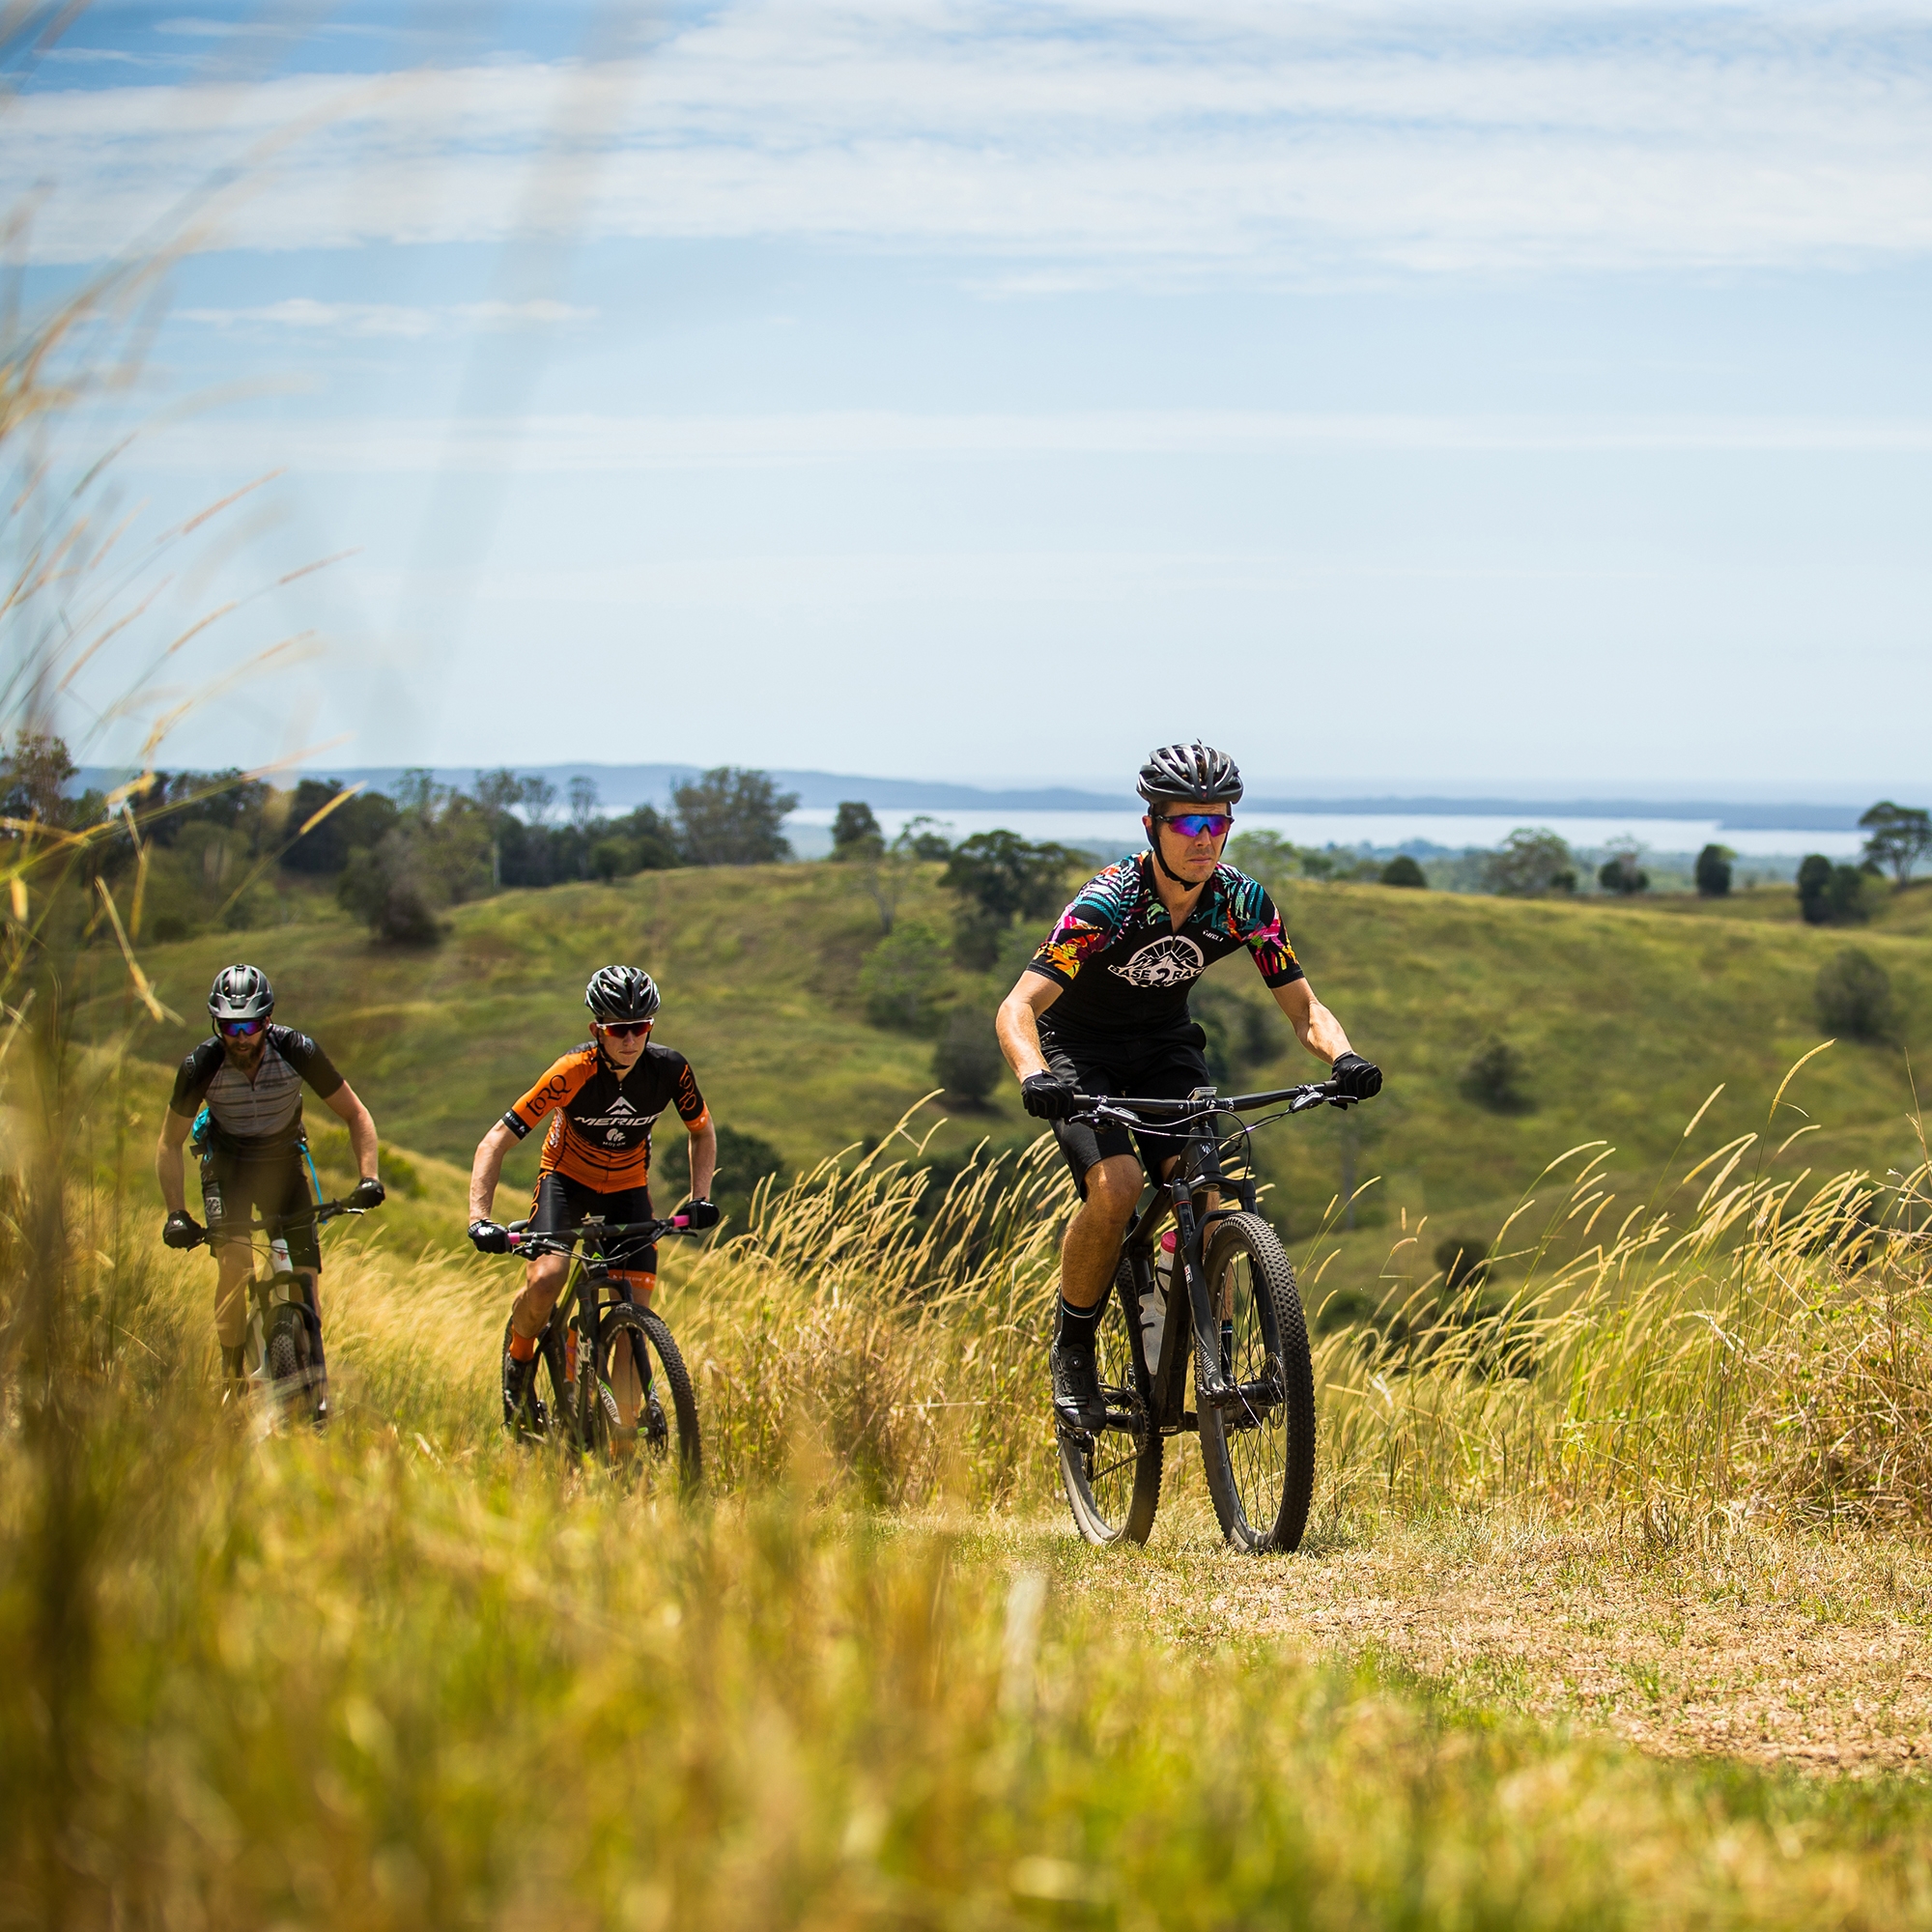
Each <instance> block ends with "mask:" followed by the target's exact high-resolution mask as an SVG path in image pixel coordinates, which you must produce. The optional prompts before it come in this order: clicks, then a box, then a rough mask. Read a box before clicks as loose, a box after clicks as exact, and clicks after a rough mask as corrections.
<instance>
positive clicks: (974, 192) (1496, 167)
mask: <svg viewBox="0 0 1932 1932" xmlns="http://www.w3.org/2000/svg"><path fill="white" fill-rule="evenodd" d="M10 131H11V134H12V140H11V141H10V144H9V150H10V156H11V161H10V166H11V168H12V170H13V171H14V173H15V174H16V175H17V177H18V178H19V179H22V180H31V179H36V178H41V177H46V178H51V179H52V180H53V181H54V182H55V184H56V189H55V195H54V203H53V206H52V207H51V208H50V209H49V211H48V212H47V214H46V215H45V217H44V218H43V220H42V221H41V222H40V223H39V224H38V225H37V239H36V246H37V248H38V249H39V251H40V253H41V255H42V258H43V259H48V260H68V261H78V260H87V259H92V258H95V257H98V256H99V255H102V254H104V253H107V252H110V251H111V250H113V249H115V248H118V247H120V246H122V245H124V244H125V243H126V242H127V241H128V239H129V238H130V237H132V236H135V235H138V234H141V233H143V232H145V231H146V230H147V229H148V228H149V227H151V226H152V224H153V223H154V222H156V220H157V219H160V218H161V217H162V216H163V215H164V214H165V213H166V212H167V211H168V209H170V208H171V207H173V206H175V205H176V204H177V203H178V202H180V201H181V200H182V199H183V198H185V197H186V196H187V195H189V194H190V193H191V192H192V191H193V190H194V189H195V188H196V187H197V185H199V184H201V183H203V182H204V181H206V180H207V179H208V178H209V177H210V176H211V175H212V174H213V172H214V171H215V170H216V169H217V168H218V167H221V166H224V165H229V164H232V163H234V162H235V161H236V160H237V159H238V158H239V157H241V156H250V157H251V158H249V159H248V160H247V162H246V164H245V166H244V168H243V176H244V179H243V181H242V183H241V185H240V187H239V188H238V189H237V190H236V191H235V192H233V193H231V194H228V195H226V196H224V197H223V199H222V201H221V203H220V206H219V214H218V226H217V227H216V229H215V230H214V231H213V235H212V236H211V240H213V241H221V242H225V243H227V244H231V245H245V246H250V247H262V248H278V247H318V246H320V247H329V246H336V247H342V246H354V245H357V244H359V243H363V242H368V241H399V242H410V241H451V240H469V241H496V240H502V239H505V238H508V237H511V236H515V235H520V234H567V235H579V236H583V237H587V238H592V239H594V238H597V237H606V236H633V237H774V236H777V237H790V238H803V239H807V240H815V241H830V242H837V243H841V244H846V245H876V246H886V247H895V248H918V249H926V250H940V251H948V252H953V253H959V252H965V253H969V254H974V255H980V256H987V257H994V258H1000V259H1001V260H1002V261H1004V262H1009V263H1011V264H1012V270H1011V273H1012V275H1013V277H1014V280H1013V286H1016V287H1019V286H1025V285H1027V284H1028V282H1029V279H1030V278H1031V279H1034V280H1037V279H1038V278H1042V277H1043V278H1044V279H1045V280H1047V281H1049V282H1055V281H1059V282H1064V281H1065V280H1067V279H1071V280H1075V281H1079V280H1093V279H1095V278H1118V277H1120V276H1122V275H1128V276H1135V277H1162V276H1172V275H1175V274H1199V273H1209V274H1216V275H1227V274H1237V275H1239V276H1241V277H1243V278H1250V277H1264V278H1276V279H1284V278H1298V277H1310V276H1315V275H1330V274H1334V273H1338V272H1341V273H1348V272H1360V271H1362V270H1365V269H1367V270H1382V271H1386V270H1391V269H1393V270H1409V271H1417V270H1420V271H1458V270H1481V271H1486V272H1494V271H1504V272H1514V271H1520V270H1536V269H1548V268H1556V269H1564V268H1587V269H1601V268H1645V267H1654V266H1685V265H1691V266H1708V267H1719V268H1721V267H1731V266H1743V265H1753V264H1791V263H1797V262H1806V263H1810V262H1816V261H1819V260H1821V259H1822V260H1828V261H1829V260H1851V259H1861V258H1873V257H1879V258H1883V257H1897V256H1901V255H1905V256H1909V255H1917V254H1919V253H1922V252H1924V251H1925V250H1927V249H1928V248H1932V19H1928V17H1927V15H1926V14H1925V13H1924V11H1923V10H1918V11H1909V10H1900V9H1889V10H1886V11H1882V12H1881V11H1876V10H1863V9H1853V8H1847V9H1842V10H1835V11H1833V12H1832V13H1830V14H1810V13H1801V12H1793V11H1790V10H1785V9H1779V8H1776V7H1766V6H1737V7H1682V6H1680V7H1678V8H1676V9H1675V10H1672V11H1667V12H1666V11H1654V10H1648V9H1637V8H1635V7H1623V6H1610V7H1594V8H1587V9H1586V8H1582V7H1577V6H1567V5H1560V4H1558V5H1549V4H1546V5H1544V6H1542V7H1540V8H1522V9H1518V10H1513V11H1501V10H1473V9H1467V8H1463V9H1443V8H1437V9H1435V11H1430V12H1415V11H1411V12H1402V13H1398V12H1394V11H1385V10H1378V9H1348V10H1336V9H1329V8H1312V7H1305V6H1301V7H1296V6H1289V7H1279V8H1264V7H1260V6H1254V5H1242V4H1236V0H1221V3H1220V4H1218V5H1217V4H1212V0H1205V4H1197V5H1189V6H1186V7H1184V8H1183V7H1179V6H1166V7H1155V6H1151V5H1150V6H1140V7H1134V6H1131V5H1111V6H1105V7H1102V6H1098V5H1087V4H1078V0H1075V3H1074V4H1067V0H1062V4H1060V5H1057V6H1040V7H1035V8H1031V9H1026V10H1000V9H994V8H989V7H968V6H964V5H952V4H946V0H925V4H922V5H913V6H909V7H896V6H894V7H887V6H883V5H880V6H865V5H850V6H842V7H840V6H817V7H813V6H809V5H802V4H798V0H784V4H777V3H776V0H753V4H746V5H741V6H737V7H726V8H725V9H723V10H722V11H720V12H719V13H716V14H711V15H708V16H706V17H705V18H704V19H703V20H702V21H701V22H699V23H697V24H695V25H692V26H689V27H687V28H685V29H684V30H682V31H680V32H677V33H674V34H673V35H671V36H670V37H669V38H668V40H667V41H666V42H665V43H663V45H662V46H661V48H660V49H659V50H658V51H656V52H654V53H653V55H652V56H651V57H650V58H649V59H647V60H641V61H624V62H611V63H603V64H582V65H573V64H568V63H557V64H551V65H540V64H532V63H528V62H524V63H510V64H504V65H500V66H492V67H474V68H467V69H462V70H454V71H421V72H416V73H413V74H411V75H408V76H389V77H386V78H384V79H382V80H379V81H376V82H370V81H368V80H366V79H356V78H348V77H341V76H327V75H324V76H317V75H312V74H311V75H299V76H291V77H285V78H281V79H276V80H273V81H270V82H267V83H263V84H240V83H236V84H206V85H200V86H191V87H190V86H183V87H145V88H144V87H123V88H101V89H72V90H66V91H61V90H50V91H43V92H40V93H36V94H33V95H30V96H29V97H27V98H26V99H23V100H21V101H20V102H19V103H18V105H17V107H16V109H15V110H14V121H13V124H12V128H11V130H10Z"/></svg>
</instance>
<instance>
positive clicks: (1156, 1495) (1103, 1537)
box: [1059, 1255, 1165, 1546]
mask: <svg viewBox="0 0 1932 1932" xmlns="http://www.w3.org/2000/svg"><path fill="white" fill-rule="evenodd" d="M1139 1346H1140V1309H1139V1306H1138V1303H1137V1301H1136V1299H1135V1295H1134V1278H1133V1270H1132V1269H1131V1268H1130V1267H1129V1266H1128V1264H1127V1259H1126V1257H1125V1256H1124V1255H1122V1257H1121V1265H1120V1269H1119V1271H1118V1273H1117V1274H1116V1275H1115V1277H1114V1292H1113V1293H1112V1294H1110V1295H1109V1296H1108V1297H1107V1313H1106V1315H1105V1317H1104V1318H1103V1319H1102V1321H1101V1322H1100V1332H1099V1335H1098V1336H1097V1337H1096V1338H1095V1342H1094V1359H1095V1361H1096V1363H1097V1365H1098V1367H1099V1370H1100V1393H1101V1394H1102V1395H1104V1396H1105V1397H1106V1399H1107V1426H1106V1428H1104V1429H1103V1430H1101V1431H1100V1432H1099V1434H1098V1435H1079V1434H1077V1433H1076V1432H1074V1431H1072V1430H1069V1429H1065V1428H1062V1429H1061V1430H1060V1431H1059V1435H1060V1480H1061V1482H1062V1484H1063V1485H1064V1486H1065V1491H1066V1500H1067V1503H1068V1504H1069V1505H1070V1507H1071V1508H1072V1511H1073V1523H1074V1527H1075V1528H1076V1529H1078V1530H1079V1532H1080V1534H1081V1535H1082V1536H1084V1537H1085V1538H1086V1539H1087V1541H1088V1542H1089V1543H1092V1544H1096V1545H1101V1546H1104V1545H1106V1544H1110V1543H1123V1542H1124V1543H1145V1542H1146V1541H1147V1540H1148V1535H1149V1533H1150V1532H1151V1530H1152V1528H1153V1519H1154V1512H1155V1510H1157V1509H1158V1508H1159V1507H1160V1472H1161V1457H1162V1451H1163V1449H1164V1446H1165V1445H1164V1442H1163V1440H1162V1437H1161V1433H1160V1431H1159V1430H1158V1429H1156V1428H1155V1427H1154V1426H1153V1424H1152V1421H1151V1418H1150V1416H1149V1414H1148V1407H1147V1403H1146V1400H1145V1398H1144V1397H1143V1396H1142V1393H1141V1391H1142V1389H1143V1388H1144V1387H1145V1386H1146V1385H1147V1378H1145V1377H1143V1376H1139V1375H1136V1374H1135V1373H1134V1361H1133V1351H1134V1350H1135V1349H1137V1348H1138V1347H1139Z"/></svg>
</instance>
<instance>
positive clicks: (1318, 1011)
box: [1274, 980, 1353, 1066]
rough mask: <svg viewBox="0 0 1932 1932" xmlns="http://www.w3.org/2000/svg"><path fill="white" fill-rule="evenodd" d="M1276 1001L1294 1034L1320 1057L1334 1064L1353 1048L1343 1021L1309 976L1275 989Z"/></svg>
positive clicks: (1329, 1063) (1311, 1051) (1317, 1057)
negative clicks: (1324, 1002)
mask: <svg viewBox="0 0 1932 1932" xmlns="http://www.w3.org/2000/svg"><path fill="white" fill-rule="evenodd" d="M1274 1000H1275V1005H1276V1006H1278V1007H1279V1008H1280V1009H1282V1011H1283V1012H1285V1013H1286V1014H1287V1015H1288V1023H1289V1025H1290V1026H1292V1027H1293V1029H1294V1037H1295V1038H1296V1039H1298V1040H1299V1041H1300V1042H1301V1043H1302V1045H1303V1046H1305V1047H1306V1048H1307V1049H1308V1050H1309V1052H1310V1053H1312V1054H1313V1055H1314V1056H1315V1057H1316V1059H1317V1060H1323V1061H1326V1062H1327V1063H1328V1065H1330V1066H1333V1065H1334V1064H1335V1063H1336V1061H1337V1060H1339V1059H1340V1058H1341V1057H1342V1055H1343V1054H1345V1053H1349V1052H1351V1051H1352V1050H1353V1049H1352V1048H1350V1045H1349V1036H1348V1035H1347V1034H1346V1033H1344V1032H1343V1031H1342V1022H1341V1021H1340V1020H1338V1019H1337V1018H1336V1017H1335V1015H1334V1014H1333V1013H1331V1012H1330V1011H1329V1010H1328V1009H1327V1008H1326V1007H1324V1006H1323V1005H1322V1004H1321V1001H1320V1000H1318V999H1317V998H1316V997H1315V988H1314V987H1313V986H1311V985H1310V984H1309V983H1308V981H1307V980H1290V981H1289V982H1288V984H1287V985H1286V986H1277V987H1276V988H1275V989H1274Z"/></svg>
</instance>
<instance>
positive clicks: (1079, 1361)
mask: <svg viewBox="0 0 1932 1932" xmlns="http://www.w3.org/2000/svg"><path fill="white" fill-rule="evenodd" d="M1046 1361H1047V1367H1048V1368H1049V1369H1050V1370H1051V1371H1052V1374H1053V1412H1054V1415H1055V1416H1056V1417H1057V1418H1058V1419H1059V1420H1060V1422H1062V1423H1063V1424H1064V1425H1065V1427H1066V1428H1068V1429H1077V1430H1079V1431H1080V1432H1081V1433H1082V1434H1083V1435H1094V1434H1095V1433H1096V1432H1097V1431H1099V1430H1102V1429H1104V1428H1106V1426H1107V1400H1106V1398H1105V1397H1104V1396H1103V1395H1102V1394H1101V1393H1100V1372H1099V1370H1098V1369H1096V1368H1095V1367H1094V1345H1093V1343H1091V1342H1056V1343H1055V1344H1054V1345H1053V1347H1052V1348H1051V1349H1049V1350H1047V1355H1046Z"/></svg>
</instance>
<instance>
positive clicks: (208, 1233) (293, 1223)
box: [201, 1201, 370, 1248]
mask: <svg viewBox="0 0 1932 1932" xmlns="http://www.w3.org/2000/svg"><path fill="white" fill-rule="evenodd" d="M369 1211H370V1210H369V1209H368V1208H352V1207H351V1206H350V1205H349V1203H348V1202H346V1201H318V1202H317V1203H316V1204H315V1205H314V1206H313V1207H312V1208H307V1209H305V1210H304V1211H303V1212H302V1213H299V1214H277V1215H276V1216H275V1220H276V1222H277V1223H278V1224H279V1225H280V1227H281V1229H282V1230H283V1231H284V1232H286V1231H287V1230H288V1229H290V1228H298V1227H300V1226H301V1224H302V1223H303V1222H304V1221H313V1222H314V1223H315V1225H316V1226H317V1227H318V1228H320V1227H321V1226H322V1225H323V1223H324V1222H325V1221H333V1220H337V1219H339V1218H340V1217H341V1216H342V1215H344V1214H367V1213H368V1212H369ZM268 1233H269V1224H268V1222H267V1221H265V1220H264V1219H263V1218H262V1214H261V1210H260V1209H259V1208H257V1209H256V1210H255V1213H254V1216H253V1218H252V1219H251V1220H250V1221H249V1223H248V1225H247V1227H245V1228H242V1229H238V1230H235V1231H233V1232H231V1231H230V1229H229V1227H228V1226H227V1224H225V1223H222V1222H211V1223H210V1225H209V1226H208V1227H206V1228H204V1229H203V1230H202V1231H201V1242H202V1244H203V1245H205V1246H207V1247H211V1248H212V1247H213V1246H214V1245H215V1244H216V1242H226V1243H234V1242H238V1241H246V1242H248V1243H249V1244H250V1245H251V1246H252V1245H253V1243H254V1239H255V1236H257V1235H268ZM269 1238H270V1240H277V1239H279V1238H280V1236H278V1235H270V1236H269Z"/></svg>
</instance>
